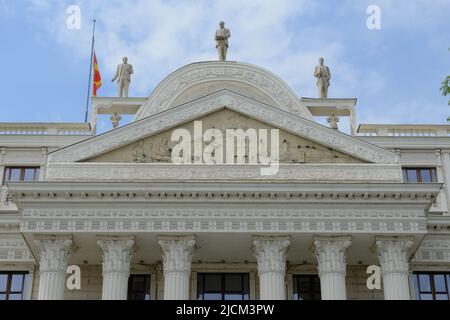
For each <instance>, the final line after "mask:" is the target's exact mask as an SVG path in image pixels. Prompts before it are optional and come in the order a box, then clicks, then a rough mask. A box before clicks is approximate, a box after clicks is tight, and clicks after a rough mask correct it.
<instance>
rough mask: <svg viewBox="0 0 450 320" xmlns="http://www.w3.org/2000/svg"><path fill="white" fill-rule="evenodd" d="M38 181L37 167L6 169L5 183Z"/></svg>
mask: <svg viewBox="0 0 450 320" xmlns="http://www.w3.org/2000/svg"><path fill="white" fill-rule="evenodd" d="M37 180H39V167H6V168H5V177H4V179H3V184H4V183H5V182H9V181H14V182H19V181H37Z"/></svg>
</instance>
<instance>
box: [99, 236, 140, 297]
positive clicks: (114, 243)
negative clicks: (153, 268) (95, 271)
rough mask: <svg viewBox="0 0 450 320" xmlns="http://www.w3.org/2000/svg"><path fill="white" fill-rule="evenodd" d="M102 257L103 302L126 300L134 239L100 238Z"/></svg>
mask: <svg viewBox="0 0 450 320" xmlns="http://www.w3.org/2000/svg"><path fill="white" fill-rule="evenodd" d="M97 244H98V245H99V246H100V248H101V249H102V251H103V256H102V274H103V287H102V300H126V299H127V294H128V278H129V276H130V263H131V258H132V255H133V251H134V240H133V238H117V237H116V238H99V240H98V241H97Z"/></svg>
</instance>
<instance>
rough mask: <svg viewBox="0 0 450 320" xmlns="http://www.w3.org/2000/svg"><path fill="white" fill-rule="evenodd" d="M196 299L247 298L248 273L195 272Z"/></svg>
mask: <svg viewBox="0 0 450 320" xmlns="http://www.w3.org/2000/svg"><path fill="white" fill-rule="evenodd" d="M197 298H198V300H249V299H250V278H249V274H248V273H199V274H197Z"/></svg>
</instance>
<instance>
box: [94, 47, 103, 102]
mask: <svg viewBox="0 0 450 320" xmlns="http://www.w3.org/2000/svg"><path fill="white" fill-rule="evenodd" d="M101 86H102V77H101V76H100V70H99V69H98V63H97V56H96V55H95V51H94V84H93V87H94V88H93V93H94V97H96V96H97V90H98V89H99V88H100V87H101Z"/></svg>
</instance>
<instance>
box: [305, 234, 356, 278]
mask: <svg viewBox="0 0 450 320" xmlns="http://www.w3.org/2000/svg"><path fill="white" fill-rule="evenodd" d="M351 239H352V238H351V237H350V236H338V237H320V236H316V237H314V241H313V242H314V252H315V255H316V257H317V262H318V263H319V266H318V269H319V275H322V274H325V273H342V274H345V273H346V261H345V260H346V259H345V258H346V253H347V249H348V248H349V247H350V245H351V243H352V242H351Z"/></svg>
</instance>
